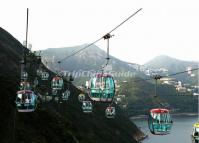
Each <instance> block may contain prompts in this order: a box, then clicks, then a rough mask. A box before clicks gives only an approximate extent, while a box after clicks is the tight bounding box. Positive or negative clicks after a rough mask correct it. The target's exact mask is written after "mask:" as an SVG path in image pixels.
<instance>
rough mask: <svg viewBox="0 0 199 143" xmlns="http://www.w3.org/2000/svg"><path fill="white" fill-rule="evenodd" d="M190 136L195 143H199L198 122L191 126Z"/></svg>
mask: <svg viewBox="0 0 199 143" xmlns="http://www.w3.org/2000/svg"><path fill="white" fill-rule="evenodd" d="M191 136H192V139H193V140H194V141H195V142H199V122H198V123H195V124H194V125H193V131H192V135H191Z"/></svg>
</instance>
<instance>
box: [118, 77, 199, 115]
mask: <svg viewBox="0 0 199 143" xmlns="http://www.w3.org/2000/svg"><path fill="white" fill-rule="evenodd" d="M135 81H139V82H135ZM119 92H120V93H119V94H124V95H126V98H127V99H126V101H128V102H127V103H121V104H128V106H127V113H128V115H129V116H133V115H140V114H147V113H148V111H149V110H150V109H151V108H157V107H164V108H169V109H171V110H173V111H174V112H175V113H179V112H180V113H182V112H197V97H193V96H192V95H190V93H186V94H183V95H181V94H179V93H178V92H176V90H175V87H174V86H170V85H162V84H158V86H157V97H154V95H155V84H154V83H150V82H147V81H144V80H141V79H134V78H132V79H129V80H128V81H127V82H124V83H121V87H120V90H119ZM126 101H125V102H126Z"/></svg>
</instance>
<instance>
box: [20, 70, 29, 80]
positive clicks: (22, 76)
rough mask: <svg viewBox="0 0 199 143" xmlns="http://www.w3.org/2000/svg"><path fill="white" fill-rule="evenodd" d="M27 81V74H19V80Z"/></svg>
mask: <svg viewBox="0 0 199 143" xmlns="http://www.w3.org/2000/svg"><path fill="white" fill-rule="evenodd" d="M27 79H28V73H27V72H25V71H23V72H22V73H21V80H27Z"/></svg>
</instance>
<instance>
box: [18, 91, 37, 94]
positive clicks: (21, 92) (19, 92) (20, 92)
mask: <svg viewBox="0 0 199 143" xmlns="http://www.w3.org/2000/svg"><path fill="white" fill-rule="evenodd" d="M24 93H34V92H33V91H31V90H20V91H17V94H24Z"/></svg>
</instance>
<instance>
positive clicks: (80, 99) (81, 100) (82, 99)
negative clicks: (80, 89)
mask: <svg viewBox="0 0 199 143" xmlns="http://www.w3.org/2000/svg"><path fill="white" fill-rule="evenodd" d="M85 99H86V97H85V95H84V94H83V93H81V94H79V96H78V100H79V102H83V101H84V100H85Z"/></svg>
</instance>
